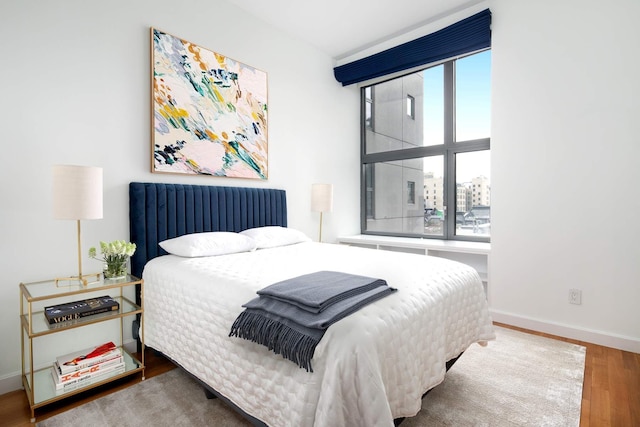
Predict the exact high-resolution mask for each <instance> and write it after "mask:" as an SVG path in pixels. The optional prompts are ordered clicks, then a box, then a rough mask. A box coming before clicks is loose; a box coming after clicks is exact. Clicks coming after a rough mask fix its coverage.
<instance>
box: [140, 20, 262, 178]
mask: <svg viewBox="0 0 640 427" xmlns="http://www.w3.org/2000/svg"><path fill="white" fill-rule="evenodd" d="M150 34H151V172H152V173H174V174H186V175H208V176H216V177H227V178H246V179H261V180H266V179H268V81H267V73H266V72H264V71H262V70H259V69H257V68H255V67H252V66H250V65H247V64H244V63H242V62H239V61H236V60H234V59H232V58H229V57H227V56H225V55H222V54H220V53H217V52H214V51H212V50H210V49H207V48H204V47H202V46H199V45H196V44H195V43H192V42H189V41H186V40H184V39H182V38H179V37H176V36H174V35H172V34H169V33H166V32H164V31H162V30H159V29H157V28H154V27H151V28H150Z"/></svg>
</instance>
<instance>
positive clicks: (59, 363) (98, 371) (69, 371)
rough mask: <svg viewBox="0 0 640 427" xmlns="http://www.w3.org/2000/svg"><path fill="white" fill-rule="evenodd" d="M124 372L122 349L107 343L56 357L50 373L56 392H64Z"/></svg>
mask: <svg viewBox="0 0 640 427" xmlns="http://www.w3.org/2000/svg"><path fill="white" fill-rule="evenodd" d="M124 370H125V366H124V358H123V357H122V349H120V348H119V347H116V345H115V344H114V343H112V342H108V343H105V344H102V345H100V346H98V347H92V348H88V349H85V350H81V351H76V352H73V353H69V354H65V355H64V356H60V357H57V358H56V361H55V362H54V363H53V369H52V370H51V372H52V375H53V382H54V383H55V386H56V390H64V391H66V390H70V389H74V388H78V387H82V386H83V385H84V384H86V383H88V382H93V381H94V380H98V379H100V378H101V377H102V376H105V377H106V376H111V375H115V374H119V373H122V372H124Z"/></svg>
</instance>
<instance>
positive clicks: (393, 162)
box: [362, 50, 491, 241]
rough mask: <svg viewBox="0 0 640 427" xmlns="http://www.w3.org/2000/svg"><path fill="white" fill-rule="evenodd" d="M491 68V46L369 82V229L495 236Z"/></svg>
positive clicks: (366, 101)
mask: <svg viewBox="0 0 640 427" xmlns="http://www.w3.org/2000/svg"><path fill="white" fill-rule="evenodd" d="M490 67H491V51H490V50H485V51H482V52H479V53H475V54H472V55H468V56H465V57H462V58H457V59H453V60H449V61H446V62H444V63H441V64H437V65H435V66H432V67H430V68H426V69H424V70H421V71H418V72H414V73H411V74H407V75H404V76H401V77H398V78H394V79H390V80H387V81H383V82H380V83H376V84H372V85H368V86H366V87H363V89H362V99H363V127H362V129H363V155H362V166H363V174H364V177H363V178H364V179H363V195H362V197H363V206H364V208H363V218H362V222H363V224H362V230H363V232H364V233H372V234H385V235H399V236H420V237H437V238H444V239H461V240H479V241H488V240H489V238H490V233H491V215H490V206H491V178H490V177H491V171H490V151H489V150H490V115H489V112H490V87H491V86H490V70H491V68H490ZM411 188H413V191H412V190H411ZM403 194H406V195H407V196H405V197H403ZM412 194H413V196H412ZM412 197H413V198H412Z"/></svg>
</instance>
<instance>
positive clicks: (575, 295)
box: [569, 289, 582, 305]
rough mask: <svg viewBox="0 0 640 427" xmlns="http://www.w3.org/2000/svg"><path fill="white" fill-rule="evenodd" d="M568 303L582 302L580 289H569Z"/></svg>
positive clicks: (577, 303) (578, 303)
mask: <svg viewBox="0 0 640 427" xmlns="http://www.w3.org/2000/svg"><path fill="white" fill-rule="evenodd" d="M569 303H571V304H576V305H580V304H582V291H581V290H580V289H569Z"/></svg>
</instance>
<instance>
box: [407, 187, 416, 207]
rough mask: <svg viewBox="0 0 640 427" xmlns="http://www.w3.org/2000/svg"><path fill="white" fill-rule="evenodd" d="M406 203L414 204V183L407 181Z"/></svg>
mask: <svg viewBox="0 0 640 427" xmlns="http://www.w3.org/2000/svg"><path fill="white" fill-rule="evenodd" d="M407 204H410V205H415V204H416V183H415V182H413V181H407Z"/></svg>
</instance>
